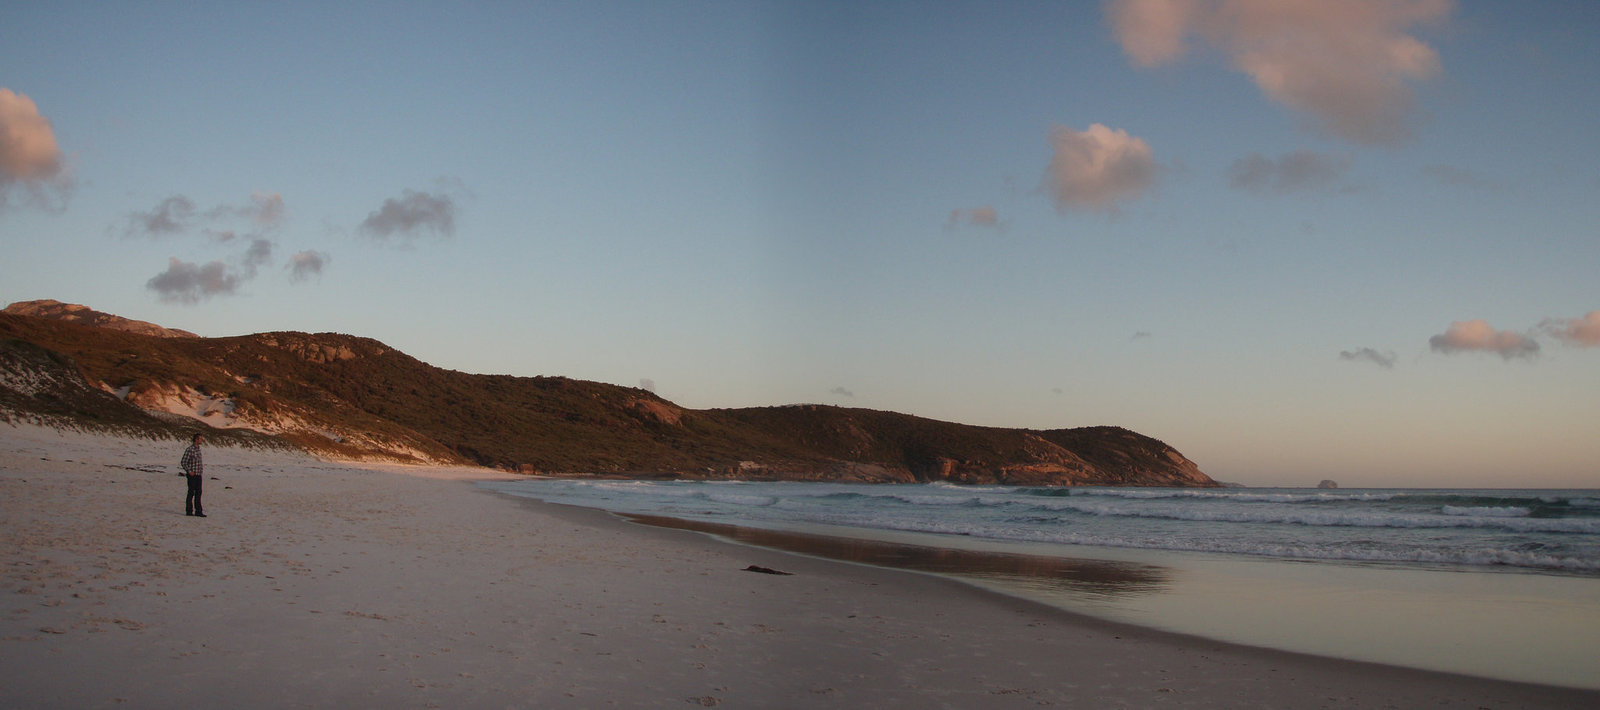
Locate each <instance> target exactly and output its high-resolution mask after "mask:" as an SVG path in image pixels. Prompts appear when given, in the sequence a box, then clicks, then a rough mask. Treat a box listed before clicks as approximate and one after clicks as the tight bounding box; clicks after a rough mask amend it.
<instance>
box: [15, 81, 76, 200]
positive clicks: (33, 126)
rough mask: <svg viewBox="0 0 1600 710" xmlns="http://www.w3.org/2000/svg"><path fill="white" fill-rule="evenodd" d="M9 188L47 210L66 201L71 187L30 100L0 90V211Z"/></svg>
mask: <svg viewBox="0 0 1600 710" xmlns="http://www.w3.org/2000/svg"><path fill="white" fill-rule="evenodd" d="M13 188H17V189H21V190H24V191H26V192H27V193H28V197H29V199H30V200H31V201H32V202H34V203H35V204H37V205H39V206H41V207H44V208H47V209H50V208H55V207H57V206H59V205H61V204H62V203H64V202H65V201H66V198H67V194H68V193H69V192H71V188H72V183H71V180H69V179H68V177H67V168H66V159H65V157H64V156H63V155H62V153H61V148H60V147H59V146H57V145H56V134H55V129H53V128H51V126H50V120H49V119H47V118H45V117H44V115H43V114H41V113H39V107H38V105H36V104H34V103H33V99H30V98H28V97H27V96H26V95H24V94H19V93H16V92H14V91H12V90H10V89H6V88H0V210H3V209H4V208H5V207H6V205H7V203H8V202H9V201H10V195H11V191H12V189H13Z"/></svg>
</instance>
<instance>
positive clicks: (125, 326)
mask: <svg viewBox="0 0 1600 710" xmlns="http://www.w3.org/2000/svg"><path fill="white" fill-rule="evenodd" d="M4 312H5V313H10V314H12V315H18V316H33V317H35V318H53V319H55V320H64V321H68V322H72V323H82V324H84V325H92V326H95V327H97V328H110V329H112V330H121V331H126V332H129V333H138V334H140V335H153V336H156V337H158V338H198V337H200V336H198V335H195V334H194V333H191V332H189V331H187V330H174V329H172V328H163V327H161V326H159V325H156V324H154V323H146V322H144V321H142V320H132V319H129V318H123V317H121V316H114V315H111V314H110V313H101V312H100V311H97V310H94V309H92V308H90V307H88V306H80V305H78V304H76V303H62V302H60V301H52V300H49V299H45V300H41V301H18V302H16V303H13V304H11V305H9V306H6V309H5V311H4Z"/></svg>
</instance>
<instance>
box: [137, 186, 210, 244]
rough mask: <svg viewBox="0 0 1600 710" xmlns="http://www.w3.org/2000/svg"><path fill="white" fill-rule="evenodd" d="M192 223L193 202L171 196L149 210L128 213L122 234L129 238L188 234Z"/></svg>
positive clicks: (182, 197)
mask: <svg viewBox="0 0 1600 710" xmlns="http://www.w3.org/2000/svg"><path fill="white" fill-rule="evenodd" d="M194 221H195V207H194V200H191V199H189V198H187V197H184V196H183V195H173V196H171V197H168V198H166V199H164V200H162V201H161V202H158V203H156V206H155V207H152V208H150V209H149V210H145V211H142V212H129V213H128V217H127V219H126V220H124V223H123V228H122V233H123V234H124V235H125V236H129V237H164V236H167V235H169V234H182V233H184V232H188V231H189V230H190V229H192V228H193V227H194Z"/></svg>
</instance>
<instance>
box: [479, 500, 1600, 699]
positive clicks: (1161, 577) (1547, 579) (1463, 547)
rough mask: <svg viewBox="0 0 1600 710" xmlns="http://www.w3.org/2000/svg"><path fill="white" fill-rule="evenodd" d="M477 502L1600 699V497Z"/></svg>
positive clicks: (1262, 642) (1232, 637) (1303, 649)
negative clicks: (632, 524)
mask: <svg viewBox="0 0 1600 710" xmlns="http://www.w3.org/2000/svg"><path fill="white" fill-rule="evenodd" d="M481 485H485V486H487V487H490V488H493V489H495V490H498V491H501V492H504V493H509V494H512V495H518V496H527V497H532V498H537V499H540V500H544V501H547V502H551V503H561V504H568V505H577V506H584V507H590V508H600V509H604V510H609V511H613V512H616V513H619V514H625V515H629V516H635V517H639V518H640V519H641V520H642V521H644V522H652V523H654V524H663V525H670V526H673V527H687V528H690V529H698V530H701V531H704V532H708V533H711V534H716V535H719V536H721V537H724V538H727V539H730V540H733V541H736V542H744V543H748V544H758V545H765V546H770V547H779V548H783V549H789V550H791V551H795V552H799V553H802V554H813V555H817V556H825V557H835V558H840V559H847V560H849V561H853V562H859V563H867V564H878V565H883V566H899V567H907V568H911V569H916V570H919V571H922V572H929V573H936V574H943V575H946V576H951V577H955V578H957V579H961V580H963V581H966V582H969V583H972V584H977V585H979V586H983V587H987V588H990V589H993V590H994V591H997V592H1001V593H1005V594H1011V595H1014V596H1020V597H1024V598H1028V599H1032V600H1035V601H1039V602H1042V603H1046V604H1050V605H1054V606H1057V607H1060V608H1063V609H1066V610H1069V611H1074V612H1078V613H1085V614H1091V615H1095V616H1100V617H1104V618H1109V619H1113V620H1118V621H1126V622H1130V623H1135V624H1140V625H1144V626H1151V627H1155V628H1161V629H1165V630H1170V631H1175V632H1180V633H1187V634H1192V635H1198V636H1203V637H1208V638H1214V639H1218V640H1223V641H1231V642H1237V643H1245V644H1250V645H1257V646H1266V647H1272V648H1281V649H1285V650H1292V651H1301V652H1308V653H1316V654H1320V655H1330V656H1336V657H1343V658H1353V659H1357V660H1368V661H1375V662H1382V663H1390V664H1397V665H1407V666H1414V667H1422V668H1430V669H1435V670H1444V671H1450V672H1461V673H1469V674H1473V675H1483V676H1489V677H1499V678H1509V679H1513V680H1524V681H1530V682H1542V683H1552V684H1558V685H1568V686H1577V687H1600V660H1596V659H1595V658H1594V656H1595V655H1596V654H1594V653H1593V639H1595V638H1600V491H1595V490H1455V489H1333V490H1322V489H1264V488H1230V489H1175V488H1097V487H1078V488H1042V487H1040V488H1036V487H1016V486H956V485H949V484H942V483H932V484H898V485H870V484H832V483H789V482H783V483H766V482H688V481H617V480H590V479H528V480H521V481H511V482H492V483H484V484H481ZM658 518H660V519H658ZM663 519H666V520H663ZM830 540H831V541H835V542H837V541H849V543H850V544H842V545H841V544H829V541H830ZM868 543H870V544H868Z"/></svg>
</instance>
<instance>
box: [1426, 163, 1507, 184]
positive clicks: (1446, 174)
mask: <svg viewBox="0 0 1600 710" xmlns="http://www.w3.org/2000/svg"><path fill="white" fill-rule="evenodd" d="M1422 174H1424V175H1427V176H1428V177H1431V178H1433V179H1434V180H1437V181H1439V183H1441V184H1444V185H1450V186H1451V187H1470V188H1473V189H1475V190H1501V189H1504V188H1505V185H1503V184H1502V183H1499V182H1496V181H1494V180H1490V179H1488V178H1485V177H1481V176H1479V175H1478V174H1477V173H1474V172H1472V171H1471V170H1467V169H1466V168H1458V167H1456V166H1454V165H1427V166H1423V168H1422Z"/></svg>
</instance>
